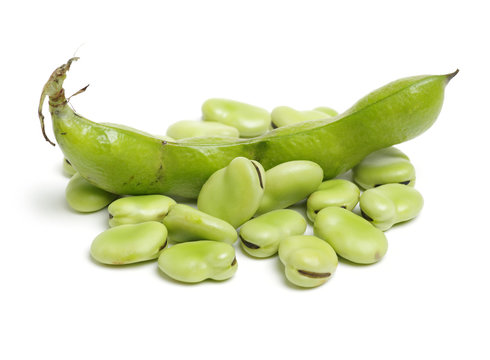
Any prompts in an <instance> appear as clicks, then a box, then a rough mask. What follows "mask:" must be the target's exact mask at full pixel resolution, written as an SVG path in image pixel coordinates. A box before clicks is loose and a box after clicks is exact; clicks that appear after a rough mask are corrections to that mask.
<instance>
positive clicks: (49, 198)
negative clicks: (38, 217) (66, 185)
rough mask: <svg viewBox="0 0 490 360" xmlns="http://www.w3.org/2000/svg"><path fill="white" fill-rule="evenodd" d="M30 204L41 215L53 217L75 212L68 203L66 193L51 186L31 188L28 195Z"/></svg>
mask: <svg viewBox="0 0 490 360" xmlns="http://www.w3.org/2000/svg"><path fill="white" fill-rule="evenodd" d="M26 198H27V199H28V202H29V203H30V204H31V205H32V207H33V208H34V209H36V210H37V211H38V212H39V213H41V214H44V215H48V216H52V215H53V214H59V213H60V212H61V211H63V212H66V211H67V210H68V211H70V212H74V211H73V210H72V209H71V208H70V207H69V206H68V204H67V203H66V200H65V191H64V189H63V190H60V189H56V188H54V187H50V186H39V188H34V187H32V188H30V189H29V190H28V192H27V193H26Z"/></svg>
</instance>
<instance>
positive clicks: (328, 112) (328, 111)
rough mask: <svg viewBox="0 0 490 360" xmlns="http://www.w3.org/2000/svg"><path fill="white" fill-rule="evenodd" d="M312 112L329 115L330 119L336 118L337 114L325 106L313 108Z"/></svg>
mask: <svg viewBox="0 0 490 360" xmlns="http://www.w3.org/2000/svg"><path fill="white" fill-rule="evenodd" d="M313 110H315V111H320V112H322V113H324V114H326V115H330V116H331V117H334V116H337V115H338V114H339V113H338V111H337V110H334V109H332V108H329V107H327V106H319V107H316V108H314V109H313Z"/></svg>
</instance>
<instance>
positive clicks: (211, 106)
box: [202, 99, 271, 137]
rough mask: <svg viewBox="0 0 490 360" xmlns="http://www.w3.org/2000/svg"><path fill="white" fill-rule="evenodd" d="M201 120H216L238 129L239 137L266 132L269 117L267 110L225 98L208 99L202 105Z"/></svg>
mask: <svg viewBox="0 0 490 360" xmlns="http://www.w3.org/2000/svg"><path fill="white" fill-rule="evenodd" d="M202 114H203V120H205V121H217V122H220V123H223V124H226V125H229V126H233V127H234V128H236V129H238V131H239V132H240V136H241V137H254V136H258V135H262V134H264V133H266V132H267V130H268V128H269V125H270V122H271V117H270V114H269V112H268V111H267V110H265V109H262V108H260V107H257V106H253V105H249V104H245V103H242V102H238V101H234V100H227V99H209V100H206V101H205V102H204V104H203V105H202Z"/></svg>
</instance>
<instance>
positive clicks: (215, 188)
mask: <svg viewBox="0 0 490 360" xmlns="http://www.w3.org/2000/svg"><path fill="white" fill-rule="evenodd" d="M265 184H266V179H265V172H264V168H263V167H262V165H260V164H259V163H258V162H257V161H253V160H249V159H246V158H244V157H238V158H235V159H233V160H232V161H231V162H230V164H229V165H228V166H227V167H225V168H223V169H221V170H218V171H216V172H215V173H214V174H213V175H211V177H210V178H209V179H208V181H206V183H205V184H204V185H203V187H202V189H201V192H200V193H199V197H198V198H197V208H198V209H199V210H201V211H203V212H205V213H207V214H209V215H212V216H215V217H217V218H220V219H223V220H225V221H226V222H228V223H229V224H231V225H233V226H234V227H235V228H237V227H239V226H240V225H242V224H243V223H244V222H245V221H247V220H249V219H251V218H252V216H253V215H254V214H255V212H256V211H257V209H258V208H259V204H260V201H261V199H262V196H263V194H264V187H265Z"/></svg>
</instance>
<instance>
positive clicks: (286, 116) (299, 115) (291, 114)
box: [271, 106, 331, 128]
mask: <svg viewBox="0 0 490 360" xmlns="http://www.w3.org/2000/svg"><path fill="white" fill-rule="evenodd" d="M330 117H331V116H330V115H327V114H326V113H324V112H322V111H315V110H306V111H298V110H295V109H293V108H290V107H289V106H278V107H276V108H275V109H274V110H272V112H271V122H272V126H273V127H276V128H278V127H282V126H286V125H291V124H296V123H299V122H303V121H308V120H318V119H327V118H330Z"/></svg>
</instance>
